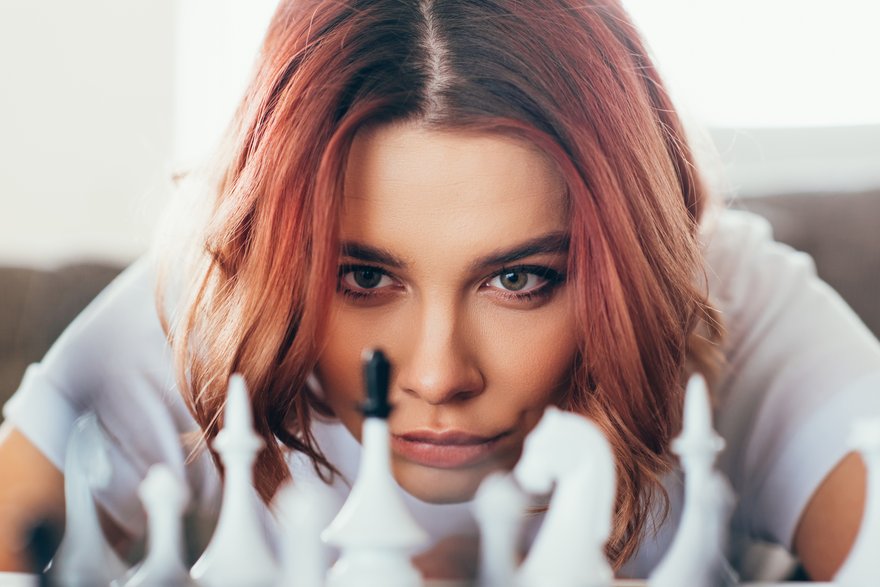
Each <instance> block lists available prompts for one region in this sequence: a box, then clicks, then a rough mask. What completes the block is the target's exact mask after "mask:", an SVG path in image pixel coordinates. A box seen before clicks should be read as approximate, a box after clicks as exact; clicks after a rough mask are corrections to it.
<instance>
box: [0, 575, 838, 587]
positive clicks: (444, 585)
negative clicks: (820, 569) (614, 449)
mask: <svg viewBox="0 0 880 587" xmlns="http://www.w3.org/2000/svg"><path fill="white" fill-rule="evenodd" d="M38 585H39V581H38V578H37V576H36V575H26V574H22V573H0V587H38ZM647 585H648V583H647V582H646V581H641V580H636V581H633V580H618V581H615V582H614V587H647ZM741 585H742V587H783V586H785V585H789V586H792V587H807V586H809V585H812V586H813V587H818V586H822V585H824V586H825V587H833V585H832V584H831V583H741ZM242 587H246V586H244V585H243V586H242ZM425 587H475V585H474V584H473V583H470V582H466V581H426V582H425Z"/></svg>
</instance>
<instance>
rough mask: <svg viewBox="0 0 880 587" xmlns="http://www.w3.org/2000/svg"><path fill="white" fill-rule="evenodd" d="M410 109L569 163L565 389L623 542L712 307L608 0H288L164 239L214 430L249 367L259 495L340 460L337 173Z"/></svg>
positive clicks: (677, 166)
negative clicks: (611, 466) (606, 458)
mask: <svg viewBox="0 0 880 587" xmlns="http://www.w3.org/2000/svg"><path fill="white" fill-rule="evenodd" d="M399 121H411V122H416V123H419V124H421V125H423V126H424V127H427V128H430V129H444V130H449V129H452V130H468V131H479V132H488V133H501V134H504V135H509V136H514V137H517V138H519V139H522V140H524V141H527V142H529V143H531V144H532V145H534V146H536V147H537V148H539V149H541V150H542V151H543V152H544V153H546V154H547V155H548V156H549V157H550V158H551V159H552V160H553V161H554V162H555V164H556V165H557V167H558V169H559V172H560V173H561V175H562V177H563V178H564V179H565V181H566V184H567V197H568V205H569V208H570V212H571V243H570V253H569V268H568V273H569V275H570V283H571V286H572V287H573V288H574V292H575V295H574V299H576V300H577V308H576V317H577V321H576V324H575V325H574V328H576V329H577V332H578V333H579V335H580V345H579V353H578V356H579V358H578V360H577V362H576V364H575V365H573V372H572V377H571V381H572V383H571V388H570V390H569V393H568V394H567V396H566V399H565V403H566V404H567V405H566V406H565V407H566V408H567V409H569V410H572V411H575V412H579V413H582V414H585V415H588V416H590V417H592V418H593V419H595V420H596V421H597V422H598V423H599V425H600V426H601V427H602V428H603V429H604V430H605V432H606V433H607V435H608V438H609V439H610V441H611V443H612V445H613V447H614V450H615V453H616V457H617V463H618V469H619V482H618V486H619V492H618V499H617V510H616V524H615V528H616V529H615V531H614V533H613V536H612V539H611V541H610V542H609V544H608V553H609V556H610V558H611V560H612V561H613V562H614V563H615V564H616V565H620V564H622V563H623V562H624V561H625V560H626V559H628V558H629V557H630V556H631V555H632V554H633V553H634V552H635V550H636V548H637V547H638V545H639V541H640V540H641V538H642V537H643V536H644V534H645V532H646V531H648V530H649V529H650V526H651V525H652V520H653V517H652V516H651V512H652V511H654V509H653V508H654V505H655V502H657V500H658V499H660V500H661V502H662V501H663V500H664V499H665V494H664V493H663V491H662V487H661V484H660V479H661V477H662V476H663V474H664V473H665V472H667V471H668V470H669V469H670V467H671V458H670V455H669V445H670V440H671V437H672V436H674V435H675V434H676V433H678V431H679V430H680V428H681V421H682V415H681V412H682V407H681V404H682V387H683V381H684V379H685V377H686V375H687V374H688V373H689V372H691V371H693V370H699V371H702V372H705V373H707V374H708V373H709V372H710V371H711V370H712V365H713V361H714V360H715V357H716V356H717V342H718V340H719V338H720V336H721V327H720V324H719V322H718V321H717V320H716V316H715V312H714V310H713V309H712V308H711V306H710V305H709V303H708V302H707V292H706V286H705V275H704V271H703V261H702V257H701V252H700V247H699V241H698V238H697V235H698V227H699V222H700V217H701V214H702V212H703V209H704V207H705V206H706V203H707V201H708V195H707V191H706V188H705V187H704V185H703V184H702V183H701V179H700V177H699V175H698V173H697V171H696V169H695V165H694V161H693V156H692V153H691V150H690V149H689V147H688V143H687V141H686V138H685V133H684V130H683V127H682V124H681V121H680V120H679V118H678V117H677V115H676V112H675V110H674V108H673V105H672V103H671V101H670V99H669V97H668V96H667V94H666V92H665V91H664V87H663V84H662V83H661V80H660V78H659V76H658V74H657V71H656V69H655V68H654V66H653V64H652V63H651V60H650V59H649V57H648V55H647V52H646V50H645V47H644V45H643V43H642V41H641V40H640V37H639V34H638V33H637V31H636V29H635V28H634V27H633V25H632V23H631V21H630V19H629V17H628V15H627V14H626V13H625V11H624V10H623V9H622V7H621V6H620V5H619V3H618V2H617V1H615V0H282V1H281V3H280V5H279V6H278V8H277V11H276V13H275V15H274V17H273V19H272V22H271V25H270V26H269V29H268V33H267V36H266V39H265V41H264V44H263V46H262V50H261V52H260V55H259V58H258V62H257V65H256V68H255V71H254V74H253V77H252V81H251V82H250V85H249V88H248V89H247V91H246V95H245V96H244V99H243V101H242V102H241V104H240V106H239V108H238V110H237V113H236V115H235V119H234V121H233V124H232V125H231V126H230V128H229V131H228V133H227V137H226V140H225V142H224V147H223V149H221V151H220V155H219V156H218V157H217V158H216V161H215V162H214V163H213V166H212V167H211V171H212V174H211V175H210V180H209V181H208V182H207V183H206V184H205V185H204V187H203V189H201V190H200V191H199V192H198V195H199V198H200V201H201V203H202V204H203V205H204V206H205V214H203V215H202V216H200V217H193V218H202V219H203V221H196V220H191V222H190V224H191V225H192V226H191V230H190V231H189V233H188V235H187V237H186V241H185V243H184V246H183V248H175V249H173V250H169V251H168V255H167V258H168V261H169V266H170V267H171V271H172V272H173V273H174V274H175V275H177V276H178V279H177V280H176V281H177V283H178V284H179V285H180V287H179V293H180V294H181V295H180V296H179V297H177V298H175V300H174V303H173V304H172V306H171V307H173V308H174V309H173V311H166V314H165V315H164V318H165V319H166V327H167V329H168V335H169V339H170V342H171V345H172V347H173V349H174V353H175V360H176V367H177V370H178V385H179V388H180V390H181V393H182V394H183V396H184V398H185V400H186V402H187V404H188V406H189V408H190V410H191V411H192V414H193V416H194V417H195V419H196V421H197V422H198V424H199V425H200V427H201V437H202V440H204V441H206V442H205V444H203V446H205V445H208V441H210V440H211V439H213V438H214V436H215V435H216V434H217V432H218V430H219V429H220V427H221V425H222V407H223V404H224V399H225V390H226V384H227V380H228V377H229V375H230V374H231V373H233V372H239V373H242V374H243V375H244V377H245V378H246V380H247V381H248V383H249V386H250V393H251V401H252V405H253V411H254V419H255V426H256V429H257V431H258V433H259V434H260V435H262V436H263V437H264V439H265V441H266V450H264V451H263V452H262V453H261V454H260V456H259V458H258V460H257V464H256V468H255V483H256V486H257V489H258V491H259V493H260V495H261V496H262V497H263V499H264V500H266V501H268V500H270V499H271V497H272V496H273V494H274V492H275V491H276V489H277V488H278V486H279V485H280V484H281V483H282V482H283V481H285V480H286V479H287V478H289V476H290V472H289V469H288V465H287V461H286V456H287V453H288V452H289V451H290V450H296V451H301V452H303V453H305V454H306V455H308V456H309V457H310V458H311V459H312V461H313V463H314V464H315V468H316V469H317V470H318V471H319V472H320V473H321V474H322V475H324V476H325V477H326V476H329V475H332V474H333V471H334V469H333V464H332V463H330V462H328V461H327V459H326V458H325V456H324V455H323V454H322V453H321V451H320V448H319V447H318V446H317V443H316V442H315V439H314V437H313V436H312V434H311V432H310V415H311V414H313V413H314V412H315V410H321V409H322V406H321V405H320V403H319V401H318V400H317V399H316V398H315V397H314V395H313V394H312V393H311V392H310V391H309V388H308V385H307V379H308V377H309V376H310V374H311V373H312V370H313V368H314V367H315V364H316V362H317V360H318V357H319V354H320V350H321V341H322V336H323V333H322V328H321V326H322V324H323V323H324V321H325V319H326V317H327V315H328V308H329V304H330V301H331V299H332V296H333V295H334V292H335V288H336V264H337V257H338V254H339V249H338V247H339V244H338V237H337V228H338V214H339V209H340V204H341V199H342V188H343V174H344V169H345V166H346V160H347V155H348V152H349V148H350V145H351V143H352V139H353V137H354V136H355V134H356V133H357V132H358V130H359V129H361V128H363V127H364V126H365V125H376V124H383V123H391V122H399ZM186 251H188V252H189V254H188V255H187V254H184V252H186ZM163 307H166V306H165V305H164V304H163ZM511 360H515V357H512V358H511ZM214 456H215V461H216V455H214ZM661 510H662V508H661ZM653 521H654V522H656V520H653Z"/></svg>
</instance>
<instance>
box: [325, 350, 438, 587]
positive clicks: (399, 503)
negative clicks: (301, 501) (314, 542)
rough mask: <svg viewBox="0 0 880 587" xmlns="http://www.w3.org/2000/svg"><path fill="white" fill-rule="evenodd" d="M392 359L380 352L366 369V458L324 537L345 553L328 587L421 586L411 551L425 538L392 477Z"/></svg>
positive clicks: (364, 451)
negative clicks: (389, 399) (389, 400)
mask: <svg viewBox="0 0 880 587" xmlns="http://www.w3.org/2000/svg"><path fill="white" fill-rule="evenodd" d="M389 370H390V367H389V364H388V361H387V360H386V359H385V357H384V356H382V353H381V352H379V351H376V352H374V353H373V354H372V356H370V357H369V358H368V362H367V364H366V365H365V369H364V371H365V374H366V380H367V403H366V405H365V407H364V410H363V411H364V416H365V418H364V424H363V432H362V438H361V442H362V444H363V457H362V459H361V465H360V469H359V470H358V476H357V479H356V480H355V483H354V486H353V487H352V490H351V494H349V496H348V499H347V500H346V502H345V504H344V505H343V506H342V509H341V510H340V512H339V514H338V515H337V516H336V518H335V519H334V520H333V523H332V524H330V527H328V528H327V529H326V530H325V531H324V533H323V535H322V537H323V539H324V540H325V541H326V542H328V543H330V544H332V545H334V546H337V547H339V548H340V549H341V553H340V556H339V560H338V561H336V564H334V565H333V567H332V568H331V569H330V572H329V573H328V575H327V587H421V586H422V585H423V584H424V581H423V579H422V576H421V575H420V574H419V572H418V570H417V569H416V568H415V567H414V566H413V564H412V561H411V560H410V556H411V553H412V551H413V550H414V549H415V548H417V547H419V546H421V545H423V544H424V543H425V542H427V535H426V534H425V531H424V530H422V529H421V528H420V527H419V526H418V524H416V522H415V520H414V519H413V517H412V514H410V512H409V510H407V508H406V505H405V504H404V503H403V499H402V498H401V495H400V490H399V488H398V485H397V483H396V481H395V480H394V477H393V476H392V474H391V446H390V437H389V433H388V420H387V418H388V414H389V412H390V411H391V407H390V406H389V405H388V376H389Z"/></svg>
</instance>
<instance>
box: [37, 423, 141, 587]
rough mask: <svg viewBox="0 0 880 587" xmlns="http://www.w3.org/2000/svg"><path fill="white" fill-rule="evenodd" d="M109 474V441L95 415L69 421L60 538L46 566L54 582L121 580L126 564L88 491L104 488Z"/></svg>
mask: <svg viewBox="0 0 880 587" xmlns="http://www.w3.org/2000/svg"><path fill="white" fill-rule="evenodd" d="M112 476H113V470H112V468H111V466H110V459H109V457H108V455H107V440H106V438H105V436H104V433H103V431H102V429H101V427H100V425H99V424H98V418H97V416H95V414H91V413H90V414H86V415H84V416H82V417H80V418H79V419H78V420H77V421H76V422H75V423H74V425H73V432H72V433H71V436H70V441H69V443H68V445H67V453H66V455H65V459H64V501H65V518H66V521H65V531H64V538H63V539H62V541H61V545H60V546H59V547H58V551H57V552H56V553H55V557H54V558H53V560H52V565H51V567H50V578H51V582H52V584H53V585H58V586H60V587H93V586H94V585H109V584H110V583H111V582H112V581H115V580H117V579H119V578H121V577H122V576H123V575H124V574H125V572H126V570H127V569H126V565H125V563H123V562H122V560H121V559H120V558H119V556H118V555H117V554H116V552H115V551H114V550H113V549H112V548H111V547H110V545H109V544H107V541H106V539H105V538H104V533H103V532H102V531H101V525H100V522H99V520H98V509H97V507H96V505H95V500H94V498H93V497H92V490H93V489H97V488H100V487H106V486H107V484H108V483H109V482H110V479H111V477H112Z"/></svg>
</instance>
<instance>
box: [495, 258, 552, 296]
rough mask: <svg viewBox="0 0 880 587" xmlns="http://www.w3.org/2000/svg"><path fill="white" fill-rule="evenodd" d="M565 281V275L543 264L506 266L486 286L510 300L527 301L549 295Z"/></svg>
mask: <svg viewBox="0 0 880 587" xmlns="http://www.w3.org/2000/svg"><path fill="white" fill-rule="evenodd" d="M563 283H565V275H564V274H563V273H562V272H560V271H556V270H555V269H552V268H550V267H545V266H542V265H518V266H516V267H506V268H504V269H502V270H501V271H499V272H498V273H495V274H494V275H493V276H492V277H490V278H489V280H488V281H486V282H485V284H484V286H485V287H487V288H491V289H492V290H493V292H494V293H495V294H496V295H499V296H501V297H502V299H505V300H509V301H521V302H527V301H531V300H534V299H537V298H544V297H548V296H549V295H550V294H552V293H553V292H554V291H555V290H556V288H557V287H558V286H559V285H561V284H563Z"/></svg>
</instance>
